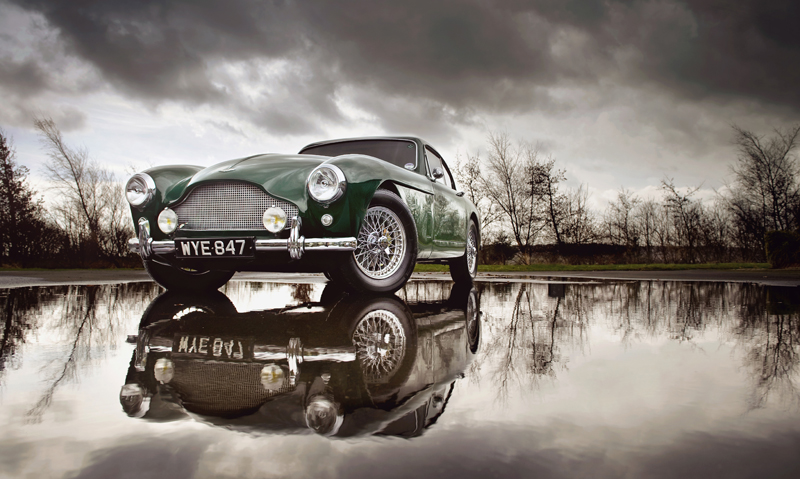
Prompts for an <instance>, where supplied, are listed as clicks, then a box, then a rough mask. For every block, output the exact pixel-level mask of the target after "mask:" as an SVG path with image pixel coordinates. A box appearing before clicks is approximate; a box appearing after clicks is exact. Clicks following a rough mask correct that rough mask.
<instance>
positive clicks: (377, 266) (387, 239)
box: [353, 206, 407, 279]
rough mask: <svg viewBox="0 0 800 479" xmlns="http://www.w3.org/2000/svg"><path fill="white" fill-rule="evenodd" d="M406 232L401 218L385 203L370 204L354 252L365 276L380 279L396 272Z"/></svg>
mask: <svg viewBox="0 0 800 479" xmlns="http://www.w3.org/2000/svg"><path fill="white" fill-rule="evenodd" d="M406 243H407V242H406V232H405V229H404V228H403V224H402V222H401V221H400V218H399V217H398V216H397V214H395V212H394V211H392V210H390V209H389V208H386V207H385V206H373V207H371V208H369V209H368V210H367V216H366V217H365V218H364V223H363V224H362V225H361V230H360V231H359V233H358V247H357V248H356V250H355V251H354V252H353V255H354V257H355V260H356V265H357V266H358V268H359V269H360V270H361V271H362V272H363V273H364V274H365V275H367V276H368V277H370V278H373V279H383V278H388V277H389V276H392V275H393V274H394V273H396V272H397V271H398V270H399V269H400V266H401V264H402V262H403V257H404V255H405V254H406V247H407V244H406Z"/></svg>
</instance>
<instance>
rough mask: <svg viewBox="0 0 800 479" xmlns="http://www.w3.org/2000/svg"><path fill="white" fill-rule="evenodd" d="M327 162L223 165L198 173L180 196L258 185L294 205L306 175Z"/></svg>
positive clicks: (268, 158) (253, 160) (260, 159)
mask: <svg viewBox="0 0 800 479" xmlns="http://www.w3.org/2000/svg"><path fill="white" fill-rule="evenodd" d="M328 159H329V158H328V157H327V156H316V155H282V154H266V155H256V156H250V157H247V158H240V159H236V160H230V161H224V162H222V163H218V164H216V165H213V166H209V167H208V168H206V169H204V170H201V171H199V172H197V173H196V174H195V175H194V176H193V177H192V179H191V180H190V181H189V182H188V183H187V184H186V186H185V187H184V188H183V191H182V192H181V193H180V196H183V193H185V192H186V191H188V190H190V189H191V188H192V187H194V186H195V185H197V184H200V183H205V182H208V181H226V180H227V181H247V182H250V183H257V184H260V185H261V186H262V187H264V190H266V191H268V192H269V194H270V195H273V196H276V197H279V198H282V199H285V200H288V201H291V202H294V203H297V202H300V201H302V202H305V194H304V189H305V185H306V179H307V178H308V175H309V174H311V171H312V170H313V169H314V168H316V167H317V166H319V164H320V163H323V162H324V161H326V160H328ZM170 196H173V195H170ZM173 197H175V196H173ZM176 199H177V198H176ZM298 206H299V205H298Z"/></svg>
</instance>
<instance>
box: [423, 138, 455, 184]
mask: <svg viewBox="0 0 800 479" xmlns="http://www.w3.org/2000/svg"><path fill="white" fill-rule="evenodd" d="M425 156H426V157H427V158H428V175H430V177H431V178H433V170H434V168H439V169H441V170H442V172H443V173H444V176H442V177H441V178H437V179H436V182H437V183H439V184H441V185H444V186H447V187H448V188H451V189H452V188H453V179H452V178H451V177H450V170H448V169H447V167H446V166H445V165H444V160H442V158H441V157H440V156H439V155H437V154H436V153H435V152H434V151H433V150H431V149H430V148H428V147H427V146H426V147H425Z"/></svg>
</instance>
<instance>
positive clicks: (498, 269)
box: [414, 263, 770, 273]
mask: <svg viewBox="0 0 800 479" xmlns="http://www.w3.org/2000/svg"><path fill="white" fill-rule="evenodd" d="M691 269H716V270H732V269H770V264H769V263H702V264H579V265H569V264H480V265H478V271H483V272H494V273H502V272H512V271H521V272H525V271H531V272H535V271H682V270H691ZM414 271H416V272H418V273H431V272H447V271H450V268H449V266H447V265H444V264H418V265H417V266H416V267H415V268H414Z"/></svg>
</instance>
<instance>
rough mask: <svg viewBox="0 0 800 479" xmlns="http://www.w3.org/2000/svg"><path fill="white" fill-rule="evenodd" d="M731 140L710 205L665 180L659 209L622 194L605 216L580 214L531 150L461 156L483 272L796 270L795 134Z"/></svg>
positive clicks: (739, 132)
mask: <svg viewBox="0 0 800 479" xmlns="http://www.w3.org/2000/svg"><path fill="white" fill-rule="evenodd" d="M733 133H734V143H735V145H736V147H737V149H738V155H737V157H736V158H735V160H734V161H733V162H732V164H731V166H730V173H731V176H732V180H731V182H730V183H729V184H726V187H725V188H724V189H722V190H721V191H719V192H718V193H717V196H716V198H715V200H714V202H713V204H711V205H708V204H704V203H702V202H701V201H700V200H698V199H697V198H696V197H695V194H696V193H697V191H698V189H699V187H697V186H695V187H690V188H681V187H678V186H676V185H675V183H674V181H673V180H672V179H670V178H664V179H663V180H662V181H661V189H662V192H663V195H662V198H661V199H659V200H656V199H649V198H648V199H645V198H640V197H638V196H637V195H635V194H633V193H632V192H631V191H628V190H626V189H622V190H620V191H619V193H618V194H617V198H616V199H615V200H614V201H612V202H610V203H609V205H608V207H607V208H606V209H605V211H594V210H592V209H590V208H589V207H588V206H587V205H588V199H589V197H588V189H587V188H586V187H585V186H583V185H582V186H581V187H580V188H578V189H568V188H565V187H563V182H564V181H565V180H566V174H565V173H566V172H565V171H564V170H560V169H558V168H557V167H556V162H555V159H554V158H552V157H550V156H544V155H542V154H541V153H540V152H539V151H538V149H537V147H536V146H535V145H531V144H529V143H514V142H512V140H511V139H510V138H509V137H508V136H507V135H505V134H498V133H490V135H489V141H488V149H487V152H486V154H485V156H483V157H481V156H480V155H467V157H466V158H465V159H462V161H460V162H459V164H458V166H457V167H456V171H455V173H456V178H457V180H458V183H459V184H460V185H464V187H465V192H466V195H467V196H468V197H469V198H470V199H471V200H472V201H473V202H474V203H476V204H477V205H478V207H479V209H480V211H481V214H482V220H481V221H482V223H483V224H482V225H481V226H482V228H481V229H482V231H483V232H484V234H483V237H482V238H481V242H482V246H483V248H482V252H481V254H482V257H481V260H482V262H483V263H507V262H516V263H541V262H547V263H570V264H586V263H592V264H597V263H712V262H726V263H727V262H740V261H755V262H764V261H767V260H769V261H770V262H773V263H775V264H774V265H776V266H789V265H792V264H798V263H800V257H798V252H797V245H798V244H799V243H800V241H798V239H799V238H800V236H798V235H797V231H798V228H800V182H798V177H799V175H800V168H799V166H800V165H798V161H797V159H796V157H795V156H794V150H795V148H796V146H797V137H798V133H800V125H798V126H794V127H791V128H788V129H785V130H775V132H774V134H773V135H772V136H770V137H762V136H757V135H755V134H753V133H751V132H749V131H746V130H744V129H741V128H738V127H734V128H733ZM771 232H773V233H771ZM770 233H771V234H770ZM768 241H770V244H768ZM768 253H769V257H768Z"/></svg>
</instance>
